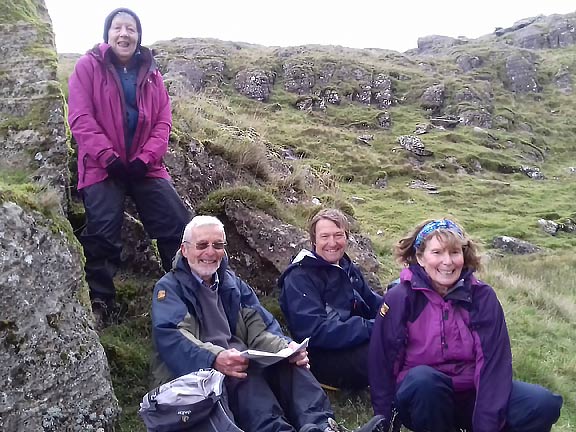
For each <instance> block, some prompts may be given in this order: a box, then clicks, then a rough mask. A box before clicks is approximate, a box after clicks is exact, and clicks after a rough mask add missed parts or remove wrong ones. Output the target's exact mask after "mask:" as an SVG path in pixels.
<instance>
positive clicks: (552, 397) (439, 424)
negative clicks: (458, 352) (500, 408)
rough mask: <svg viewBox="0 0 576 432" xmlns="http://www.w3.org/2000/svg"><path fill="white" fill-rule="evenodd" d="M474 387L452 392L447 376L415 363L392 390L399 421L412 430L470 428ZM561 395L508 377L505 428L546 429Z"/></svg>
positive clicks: (437, 431)
mask: <svg viewBox="0 0 576 432" xmlns="http://www.w3.org/2000/svg"><path fill="white" fill-rule="evenodd" d="M475 401H476V394H475V392H474V391H471V392H466V393H456V392H454V390H453V388H452V381H451V379H450V378H449V377H448V376H447V375H445V374H443V373H442V372H439V371H437V370H435V369H433V368H431V367H429V366H416V367H414V368H412V369H410V371H409V372H408V373H407V374H406V377H404V379H403V380H402V382H401V383H400V386H399V388H398V390H397V392H396V400H395V405H396V407H397V409H398V413H399V416H400V419H401V420H402V424H404V425H405V426H407V427H408V428H410V430H413V431H415V432H424V431H426V432H446V431H451V430H455V429H457V428H465V429H466V430H472V414H473V412H474V403H475ZM562 403H563V400H562V396H560V395H557V394H554V393H552V392H551V391H549V390H547V389H545V388H544V387H541V386H539V385H535V384H528V383H525V382H522V381H512V392H511V394H510V399H509V401H508V411H507V413H506V425H505V427H504V429H502V431H505V432H548V431H550V429H551V428H552V425H553V424H554V423H556V421H557V420H558V417H560V410H561V408H562Z"/></svg>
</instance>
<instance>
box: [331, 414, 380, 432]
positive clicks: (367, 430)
mask: <svg viewBox="0 0 576 432" xmlns="http://www.w3.org/2000/svg"><path fill="white" fill-rule="evenodd" d="M386 426H387V425H386V418H384V416H381V415H378V416H374V417H372V418H371V419H370V421H368V423H366V424H365V425H364V426H360V427H359V428H358V429H354V432H387V430H386ZM324 432H349V430H348V429H346V428H345V427H344V426H340V425H339V424H338V423H336V420H334V419H332V418H329V419H328V427H327V428H326V429H324Z"/></svg>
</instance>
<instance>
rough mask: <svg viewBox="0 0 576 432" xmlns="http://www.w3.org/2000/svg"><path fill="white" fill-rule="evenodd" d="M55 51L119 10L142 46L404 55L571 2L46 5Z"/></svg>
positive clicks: (83, 38) (97, 36)
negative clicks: (128, 14)
mask: <svg viewBox="0 0 576 432" xmlns="http://www.w3.org/2000/svg"><path fill="white" fill-rule="evenodd" d="M45 1H46V5H47V7H48V11H49V13H50V17H51V18H52V24H53V27H54V33H55V34H56V48H57V50H58V52H61V53H65V52H75V53H83V52H85V51H86V50H88V49H89V48H91V47H92V46H93V45H94V44H95V43H97V42H102V33H103V25H104V18H105V17H106V15H108V13H109V12H111V11H112V10H113V9H115V8H116V7H120V6H122V7H128V8H130V9H132V10H133V11H134V12H136V14H138V16H139V17H140V20H141V22H142V28H143V29H142V39H143V40H142V42H143V44H144V45H150V44H152V43H154V42H156V41H159V40H169V39H173V38H176V37H210V38H216V39H221V40H226V41H235V42H250V43H255V44H261V45H268V46H277V45H278V46H294V45H305V44H322V45H343V46H347V47H352V48H371V47H374V48H386V49H393V50H396V51H406V50H407V49H410V48H415V47H416V41H417V39H418V37H421V36H426V35H431V34H439V35H445V36H452V37H458V36H466V37H469V38H475V37H478V36H481V35H484V34H487V33H491V32H492V31H494V28H495V27H508V26H510V25H512V24H513V23H514V22H515V21H518V20H520V19H522V18H527V17H530V16H536V15H539V14H544V15H551V14H554V13H560V14H566V13H571V12H574V11H575V10H576V1H575V0H514V1H513V0H477V1H466V0H436V1H427V0H418V1H416V0H392V1H390V0H389V1H385V0H348V1H346V0H288V1H275V0H202V1H197V0H157V1H152V0H149V1H142V0H140V1H132V0H124V1H110V0H74V1H70V0H45Z"/></svg>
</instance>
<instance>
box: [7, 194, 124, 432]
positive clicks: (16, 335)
mask: <svg viewBox="0 0 576 432" xmlns="http://www.w3.org/2000/svg"><path fill="white" fill-rule="evenodd" d="M58 223H62V224H66V222H65V221H63V220H60V219H58V221H57V222H53V221H52V220H49V219H47V218H46V217H45V216H43V215H41V214H40V213H38V212H33V211H27V210H24V209H23V208H22V207H20V206H18V205H17V204H15V203H13V202H4V203H2V204H1V205H0V250H1V251H2V254H1V255H0V268H1V273H0V286H2V291H3V295H2V296H0V339H1V340H2V341H3V342H2V344H1V346H0V362H1V364H2V368H1V369H0V382H2V383H3V384H2V390H1V395H2V396H1V400H2V404H0V430H2V431H5V432H20V431H46V432H61V431H78V432H84V431H97V430H99V431H113V430H114V426H113V425H114V422H115V420H116V417H117V416H118V414H119V409H118V404H117V401H116V398H115V396H114V393H113V390H112V384H111V382H110V374H109V370H108V364H107V361H106V355H105V353H104V350H103V348H102V346H101V345H100V343H99V341H98V335H97V334H96V332H95V331H94V330H93V323H92V316H91V313H90V311H89V306H88V305H89V300H88V292H87V287H86V286H85V284H84V282H83V271H82V262H81V258H80V257H81V252H80V250H79V246H78V244H77V243H76V242H75V240H74V236H73V234H72V233H71V230H67V229H64V228H62V226H63V225H62V226H59V225H58Z"/></svg>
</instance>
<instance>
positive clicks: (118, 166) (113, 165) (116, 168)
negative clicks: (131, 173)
mask: <svg viewBox="0 0 576 432" xmlns="http://www.w3.org/2000/svg"><path fill="white" fill-rule="evenodd" d="M106 172H107V173H108V176H109V177H111V178H115V179H122V178H125V177H126V166H125V165H124V164H123V163H122V161H121V160H120V158H116V159H114V160H113V161H112V162H110V163H109V164H108V166H107V167H106Z"/></svg>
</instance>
